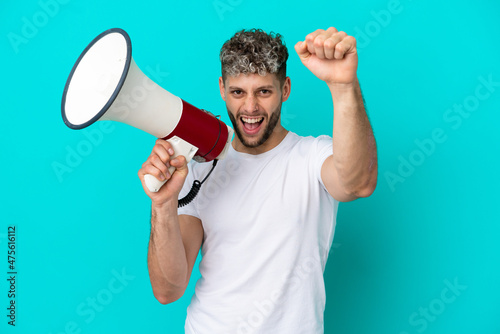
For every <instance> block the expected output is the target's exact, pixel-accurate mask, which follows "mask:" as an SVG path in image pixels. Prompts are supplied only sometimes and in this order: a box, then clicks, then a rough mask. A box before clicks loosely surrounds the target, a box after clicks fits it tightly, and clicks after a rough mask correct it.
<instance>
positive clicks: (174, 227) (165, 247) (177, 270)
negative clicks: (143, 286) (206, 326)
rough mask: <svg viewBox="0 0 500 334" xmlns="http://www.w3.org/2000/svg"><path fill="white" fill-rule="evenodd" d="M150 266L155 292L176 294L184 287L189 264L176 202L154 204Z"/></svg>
mask: <svg viewBox="0 0 500 334" xmlns="http://www.w3.org/2000/svg"><path fill="white" fill-rule="evenodd" d="M148 268H149V276H150V280H151V285H152V287H153V292H154V294H155V295H157V296H167V295H172V294H174V295H175V294H178V293H180V292H183V291H184V289H185V284H186V281H187V275H188V264H187V259H186V251H185V249H184V244H183V242H182V235H181V231H180V227H179V220H178V215H177V207H176V205H174V204H169V205H164V206H162V207H161V208H158V207H155V206H154V205H153V206H152V209H151V235H150V240H149V249H148Z"/></svg>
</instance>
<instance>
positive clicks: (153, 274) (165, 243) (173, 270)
mask: <svg viewBox="0 0 500 334" xmlns="http://www.w3.org/2000/svg"><path fill="white" fill-rule="evenodd" d="M171 150H172V147H171V146H170V144H169V143H168V142H166V141H164V140H161V139H159V140H157V141H156V145H155V147H154V148H153V152H152V153H151V155H150V156H149V158H148V160H147V161H146V162H145V163H144V164H143V165H142V168H141V169H140V170H139V172H138V175H139V178H140V180H141V182H142V185H143V188H144V191H145V192H146V194H147V195H148V196H149V197H150V198H151V202H152V203H151V234H150V240H149V247H148V270H149V278H150V281H151V286H152V288H153V294H154V296H155V297H156V299H157V300H158V301H159V302H160V303H162V304H168V303H171V302H174V301H176V300H177V299H179V298H180V297H181V296H182V295H183V294H184V291H185V289H186V287H187V285H188V283H189V278H190V277H191V272H192V270H193V266H194V263H195V261H196V256H197V255H198V251H199V249H200V246H201V243H202V240H203V228H202V225H201V221H200V220H199V219H198V218H195V217H191V216H186V215H182V216H178V214H177V199H178V196H179V193H180V191H181V189H182V186H183V184H184V181H185V179H186V176H187V173H188V169H187V164H186V160H185V158H184V157H182V156H179V157H177V158H176V159H173V160H170V156H171V155H172V154H173V151H171ZM170 165H172V166H174V167H176V170H175V172H174V173H173V174H172V175H170V174H169V172H168V167H169V166H170ZM145 174H151V175H153V176H155V177H156V178H158V179H159V180H165V179H166V180H167V183H165V185H163V187H162V188H161V189H160V191H158V192H157V193H151V192H149V190H148V188H147V187H146V185H145V183H144V175H145Z"/></svg>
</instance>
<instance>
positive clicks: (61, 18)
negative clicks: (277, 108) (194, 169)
mask: <svg viewBox="0 0 500 334" xmlns="http://www.w3.org/2000/svg"><path fill="white" fill-rule="evenodd" d="M44 3H45V4H47V5H44ZM48 4H52V5H51V6H49V5H48ZM391 11H392V12H391ZM499 12H500V5H499V4H498V3H497V2H494V1H486V0H482V1H481V0H480V1H474V2H473V1H461V2H454V3H453V4H451V3H449V2H445V1H423V0H420V1H415V0H414V1H411V0H401V1H400V3H399V5H398V6H395V5H394V2H393V1H388V0H376V1H367V0H363V1H314V2H313V1H300V2H298V1H295V2H291V1H286V2H285V1H275V2H272V1H260V0H257V1H248V0H220V1H185V2H181V1H159V0H158V1H153V0H144V1H140V2H136V1H128V0H120V1H116V0H110V1H96V0H87V1H83V0H65V1H62V0H61V3H59V5H57V6H54V2H53V1H50V0H47V1H46V2H43V1H42V2H38V1H31V0H30V1H22V2H21V1H13V0H2V2H1V4H0V13H1V17H0V18H1V19H0V52H1V54H2V73H3V75H2V90H1V97H2V98H1V104H2V122H1V123H0V145H1V146H0V148H1V154H2V163H1V164H0V175H1V176H2V182H1V183H2V192H1V196H2V200H1V202H0V203H1V204H0V205H1V226H0V228H1V229H0V253H3V254H4V255H3V256H0V258H2V259H4V260H2V261H1V263H0V268H1V271H0V272H1V273H2V274H0V296H2V298H0V309H1V310H2V311H1V314H0V315H1V317H0V319H2V320H1V323H0V328H1V332H2V333H44V334H48V333H53V334H56V333H182V331H183V325H184V319H185V310H186V307H187V305H188V304H189V301H190V298H191V295H192V293H193V287H194V283H195V281H196V279H197V278H198V277H199V272H198V270H197V269H195V270H194V272H193V276H192V280H191V284H190V286H189V288H188V290H187V291H186V293H185V295H184V297H182V299H180V300H179V301H177V302H175V303H174V304H170V305H166V306H164V305H161V304H159V303H158V302H157V301H156V300H155V299H154V297H153V294H152V292H151V287H150V283H149V278H148V272H147V265H146V256H147V245H148V237H149V214H150V209H149V199H148V198H147V197H146V195H145V194H144V193H143V191H142V188H141V185H140V183H139V180H138V178H137V175H136V173H137V170H138V169H139V168H140V166H141V164H142V163H143V161H144V160H145V159H146V157H147V156H148V155H149V153H150V150H151V148H152V145H153V142H154V138H153V137H152V136H150V135H148V134H146V133H143V132H141V131H138V130H136V129H134V128H132V127H128V126H126V125H123V124H118V123H116V124H113V125H110V126H109V127H108V128H107V129H106V130H107V132H104V131H103V130H102V129H101V127H99V125H98V124H95V125H94V126H92V127H90V128H88V132H83V131H73V130H70V129H69V128H66V126H65V125H64V124H63V122H62V119H61V116H60V100H61V95H62V90H63V87H64V84H65V81H66V78H67V76H68V74H69V71H70V69H71V67H72V65H73V63H74V61H75V60H76V58H77V57H78V55H79V54H80V52H81V51H82V50H83V48H84V47H85V46H86V45H87V44H88V43H89V42H90V41H91V40H92V39H93V38H94V37H95V36H97V35H98V34H99V33H101V32H102V31H104V30H106V29H109V28H113V27H121V28H123V29H125V30H126V31H127V32H128V33H129V34H130V36H131V38H132V43H133V50H134V53H133V54H134V58H135V60H136V62H137V63H138V65H139V67H141V68H142V69H143V70H144V72H145V73H146V74H148V75H151V73H152V72H151V71H153V73H154V72H155V71H156V72H157V71H160V72H161V75H160V76H159V78H160V79H161V82H158V83H160V84H161V85H162V86H163V87H164V88H166V89H168V90H169V91H171V92H172V93H174V94H176V95H178V96H181V97H183V98H184V99H186V100H188V101H189V102H191V103H192V104H194V105H197V106H198V107H201V108H204V109H207V110H210V111H212V112H214V113H216V114H217V113H220V114H222V115H223V118H222V119H223V120H224V121H225V122H228V123H229V120H228V117H227V115H226V111H225V105H224V102H223V101H222V100H221V99H220V96H219V93H218V85H217V80H218V76H219V74H220V67H219V66H220V65H219V62H218V52H219V49H220V46H221V45H222V43H223V42H224V41H225V40H227V39H228V38H229V37H230V36H231V35H232V34H233V33H234V32H235V31H236V30H238V29H241V28H251V27H261V28H263V29H265V30H267V31H270V30H272V31H276V32H279V33H281V34H283V35H284V37H285V41H286V42H287V45H288V46H289V51H290V59H289V66H288V74H289V76H290V77H291V80H292V95H291V97H290V99H289V100H288V101H287V102H286V103H285V105H284V111H283V123H284V125H285V126H286V127H287V128H289V129H290V130H293V131H295V132H297V133H299V134H302V135H320V134H331V131H332V119H333V116H332V103H331V98H330V96H329V92H328V90H327V87H326V85H325V84H324V83H322V82H320V81H319V80H317V79H316V78H315V77H314V76H313V75H312V74H311V73H310V72H308V70H307V69H306V68H305V67H303V65H302V64H301V63H300V61H299V60H298V57H297V55H296V54H295V51H294V50H293V45H294V44H295V43H296V42H297V41H298V40H303V38H304V37H305V35H306V34H308V33H309V32H312V31H314V30H316V29H318V28H324V29H326V28H327V27H329V26H335V27H336V28H338V29H339V30H344V31H346V32H347V33H348V34H352V35H354V36H355V37H357V39H358V46H359V59H360V60H359V69H358V76H359V78H360V81H361V84H362V88H363V92H364V96H365V98H366V102H367V107H368V112H369V117H370V119H371V122H372V125H373V128H374V132H375V136H376V140H377V144H378V150H379V151H378V152H379V181H378V187H377V189H376V191H375V193H374V194H373V195H372V196H371V197H370V198H367V199H361V200H357V201H354V202H351V203H342V204H340V207H339V214H338V219H337V231H336V235H335V240H334V246H333V248H332V251H331V253H330V258H329V261H328V264H327V268H326V272H325V279H326V288H327V306H326V312H325V332H326V333H336V334H347V333H376V334H378V333H381V334H382V333H383V334H390V333H394V334H413V333H424V332H425V333H428V334H431V333H439V334H448V333H485V334H486V333H488V334H489V333H500V321H499V320H498V319H499V314H498V310H499V309H500V288H499V286H498V282H499V281H500V266H499V254H500V246H499V242H498V239H499V232H500V226H499V222H500V219H499V214H498V211H497V210H498V186H499V177H498V166H497V164H498V162H499V159H498V153H499V144H498V143H499V139H500V138H499V131H498V123H499V121H500V117H499V112H498V111H499V106H500V86H498V84H497V86H491V87H489V89H490V90H488V87H487V86H485V85H484V84H483V83H482V81H481V79H480V78H483V79H484V80H486V81H487V80H488V77H491V80H492V81H494V82H497V83H498V82H499V81H500V67H499V65H498V64H499V60H498V55H499V54H500V47H499V42H498V32H499V31H500V21H499V20H498V13H499ZM387 14H389V15H390V16H389V15H387ZM32 24H33V25H34V26H33V27H31V30H30V29H29V26H30V25H32ZM35 24H36V25H35ZM148 68H149V71H148V70H145V69H148ZM476 89H479V92H480V94H482V95H480V96H481V97H482V99H481V100H480V99H478V98H477V97H476V94H477V92H476ZM464 103H466V104H467V103H468V104H467V106H468V107H467V108H468V109H469V110H470V115H469V116H467V117H464V116H460V117H459V116H457V115H458V114H450V112H449V111H448V110H449V109H450V108H453V105H454V104H457V105H460V104H464ZM450 117H454V118H450ZM440 129H441V130H440ZM436 131H437V132H440V133H441V136H440V140H439V142H438V141H437V140H435V139H434V140H433V143H434V144H433V145H434V146H433V145H432V144H429V143H430V140H432V139H431V138H432V133H433V132H436ZM92 135H93V136H94V137H93V138H94V143H91V145H90V146H89V143H90V141H89V139H88V137H87V136H92ZM419 141H420V142H425V143H427V145H428V146H426V147H427V149H426V151H427V153H426V152H424V151H423V150H422V149H421V148H419V145H418V144H417V143H418V142H419ZM85 145H86V146H85ZM432 146H433V147H432ZM71 150H83V151H82V152H85V156H80V159H76V158H75V159H76V160H73V161H72V165H73V167H68V166H69V165H68V162H67V159H68V155H69V153H68V152H70V151H71ZM405 161H406V162H405ZM58 164H60V165H66V166H67V167H68V169H69V170H70V171H68V170H66V172H65V173H63V174H61V173H59V174H58V173H57V172H56V169H55V167H54V166H55V165H58ZM408 164H412V166H409V165H408ZM60 165H59V166H60ZM404 166H406V167H404ZM405 168H406V169H405ZM398 169H399V171H398ZM9 225H15V226H16V227H17V230H16V231H17V239H16V246H17V254H16V265H17V268H16V269H17V270H18V272H19V274H18V275H17V291H16V292H17V294H16V304H17V326H16V327H15V328H11V326H8V325H7V317H6V314H7V311H6V307H7V306H8V302H9V299H8V298H7V291H8V285H7V281H6V277H7V274H6V273H7V271H8V269H7V258H6V255H5V253H6V252H7V239H6V237H7V226H9ZM117 273H122V274H123V273H124V274H125V276H126V278H125V280H124V281H123V282H122V283H118V282H119V281H116V280H115V278H116V276H117V275H119V274H117ZM447 282H448V284H454V283H456V282H457V284H459V285H460V286H461V290H460V291H457V293H455V294H453V293H451V292H449V291H448V292H447V294H445V296H446V298H447V299H446V300H447V301H448V302H447V303H444V302H443V299H442V298H443V297H442V292H443V289H445V288H446V287H447ZM110 283H111V284H112V288H110V285H109V284H110ZM113 284H114V285H113ZM112 291H114V292H112ZM453 296H454V298H451V297H453ZM96 298H97V300H98V301H97V302H98V303H99V305H98V309H99V311H90V310H91V307H90V306H89V305H88V303H89V301H91V300H92V299H96ZM450 298H451V299H453V302H449V300H450ZM99 300H100V301H101V302H99ZM424 308H426V309H430V311H429V312H430V315H429V316H428V317H427V318H425V317H424V316H422V315H420V314H419V312H421V311H422V310H423V309H424ZM92 312H94V314H92ZM412 317H413V318H412ZM411 319H413V320H411Z"/></svg>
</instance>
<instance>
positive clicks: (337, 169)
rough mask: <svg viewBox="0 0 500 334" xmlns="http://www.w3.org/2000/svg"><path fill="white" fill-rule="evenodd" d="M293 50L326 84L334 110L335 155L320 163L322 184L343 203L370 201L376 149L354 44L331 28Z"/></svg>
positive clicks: (319, 32) (375, 171) (316, 32)
mask: <svg viewBox="0 0 500 334" xmlns="http://www.w3.org/2000/svg"><path fill="white" fill-rule="evenodd" d="M295 50H296V51H297V53H298V55H299V57H300V59H301V60H302V63H303V64H304V65H305V66H306V67H307V68H308V69H309V70H310V71H311V72H312V73H313V74H315V75H316V76H317V77H318V78H319V79H321V80H323V81H325V82H326V84H327V85H328V87H329V89H330V92H331V94H332V99H333V105H334V108H335V112H334V126H333V136H332V137H333V152H335V154H333V155H332V156H330V157H328V158H327V159H326V160H325V162H324V163H323V166H322V168H321V178H322V180H323V183H324V184H325V186H326V188H327V190H328V192H329V193H330V194H331V195H332V196H333V197H334V198H335V199H337V200H339V201H342V202H346V201H352V200H354V199H356V198H358V197H368V196H370V195H371V194H372V193H373V191H374V190H375V187H376V184H377V148H376V144H375V138H374V136H373V131H372V128H371V125H370V121H369V120H368V116H367V115H366V112H365V108H364V103H363V97H362V94H361V88H360V86H359V82H358V78H357V75H356V70H357V64H358V56H357V52H356V40H355V39H354V37H352V36H348V35H347V34H346V33H345V32H338V31H337V29H335V28H329V29H328V30H326V31H325V30H321V29H320V30H317V31H315V32H313V33H311V34H309V35H307V37H306V40H305V41H304V42H298V43H297V44H296V45H295ZM333 152H332V153H333Z"/></svg>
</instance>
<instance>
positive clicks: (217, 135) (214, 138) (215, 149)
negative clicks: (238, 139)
mask: <svg viewBox="0 0 500 334" xmlns="http://www.w3.org/2000/svg"><path fill="white" fill-rule="evenodd" d="M181 101H182V114H181V119H180V120H179V123H177V126H176V127H175V129H174V130H173V131H172V132H171V133H170V134H169V135H168V136H166V137H164V138H163V139H170V138H172V137H173V136H177V137H179V138H182V139H183V140H185V141H187V142H188V143H190V144H191V145H194V146H196V147H198V152H196V155H197V156H199V157H202V158H204V159H205V161H212V160H214V159H215V158H217V156H218V155H219V154H220V153H221V152H222V150H223V149H224V147H225V146H226V142H227V137H228V135H229V133H228V130H227V126H226V125H225V124H224V123H223V122H222V121H220V120H219V119H217V118H215V117H214V116H212V115H210V114H208V113H207V112H204V111H202V110H200V109H198V108H196V107H195V106H193V105H191V104H189V103H187V102H186V101H184V100H182V99H181Z"/></svg>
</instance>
